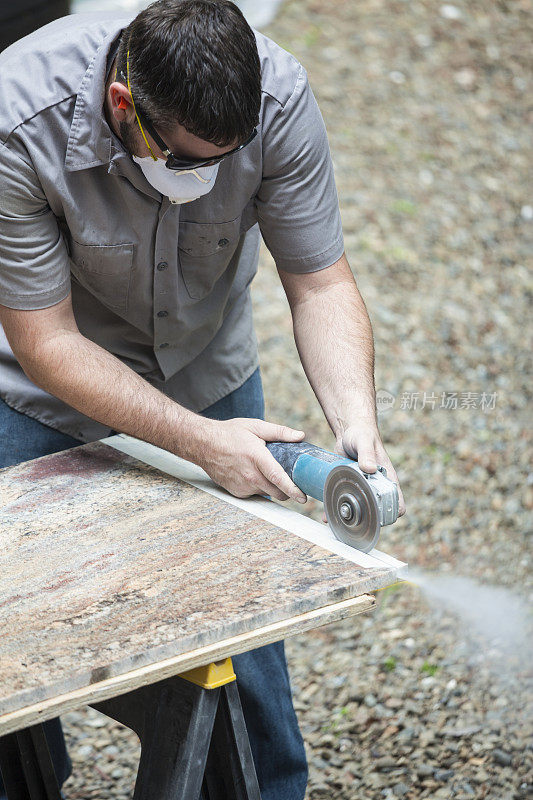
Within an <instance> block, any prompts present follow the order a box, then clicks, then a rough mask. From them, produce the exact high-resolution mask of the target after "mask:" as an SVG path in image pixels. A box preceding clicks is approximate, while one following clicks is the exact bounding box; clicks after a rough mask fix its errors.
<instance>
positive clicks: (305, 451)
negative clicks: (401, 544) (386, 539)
mask: <svg viewBox="0 0 533 800" xmlns="http://www.w3.org/2000/svg"><path fill="white" fill-rule="evenodd" d="M267 447H268V449H269V450H270V452H271V453H272V455H273V456H274V458H275V459H276V461H278V462H279V463H280V464H281V466H282V467H283V469H284V470H285V472H286V473H287V474H288V475H289V477H290V478H291V479H292V481H293V482H294V483H295V484H296V486H298V488H299V489H301V490H302V492H305V494H307V495H309V496H310V497H314V498H315V499H316V500H320V501H322V502H323V503H324V509H325V512H326V517H327V520H328V523H329V525H330V527H331V529H332V531H333V533H334V534H335V536H336V537H337V538H338V539H340V540H341V541H343V542H345V543H346V544H349V545H351V546H352V547H356V548H357V549H358V550H362V551H363V552H365V553H367V552H369V551H370V550H372V548H373V547H375V545H376V543H377V540H378V538H379V533H380V530H381V527H382V526H383V525H391V524H392V523H393V522H395V521H396V519H397V518H398V509H399V497H398V488H397V486H396V484H395V483H394V482H393V481H391V480H390V479H389V478H387V472H386V470H385V468H384V467H378V468H377V471H376V472H375V473H367V472H363V471H362V470H361V469H360V467H359V465H358V463H357V461H354V460H353V459H350V458H344V457H342V456H339V455H337V454H336V453H331V452H329V451H328V450H322V449H321V448H320V447H316V445H313V444H310V443H309V442H294V443H293V442H267Z"/></svg>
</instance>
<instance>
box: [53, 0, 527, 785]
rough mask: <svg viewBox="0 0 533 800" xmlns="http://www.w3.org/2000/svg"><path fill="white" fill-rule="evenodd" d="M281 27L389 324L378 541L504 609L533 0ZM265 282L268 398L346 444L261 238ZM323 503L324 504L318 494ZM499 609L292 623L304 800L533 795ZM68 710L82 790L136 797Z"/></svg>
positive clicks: (125, 736) (305, 4) (519, 689)
mask: <svg viewBox="0 0 533 800" xmlns="http://www.w3.org/2000/svg"><path fill="white" fill-rule="evenodd" d="M266 32H267V33H268V34H269V35H270V36H272V38H273V39H275V40H276V41H278V42H279V43H280V44H281V45H282V46H284V47H286V48H287V49H289V50H290V51H291V52H293V53H294V54H295V55H296V57H297V58H299V59H300V60H301V61H302V62H303V64H304V65H305V66H306V68H307V70H308V72H309V76H310V80H311V83H312V86H313V87H314V90H315V94H316V96H317V99H318V102H319V104H320V107H321V109H322V112H323V115H324V118H325V120H326V124H327V127H328V132H329V136H330V142H331V147H332V152H333V157H334V162H335V168H336V175H337V185H338V189H339V198H340V205H341V212H342V218H343V223H344V231H345V240H346V250H347V254H348V257H349V259H350V263H351V265H352V268H353V270H354V274H355V276H356V279H357V282H358V285H359V288H360V290H361V292H362V294H363V296H364V298H365V301H366V303H367V306H368V310H369V313H370V316H371V319H372V322H373V326H374V334H375V340H376V386H377V388H378V389H379V390H381V391H380V396H381V397H382V398H383V402H384V405H383V412H382V413H380V427H381V431H382V435H383V438H384V441H385V443H386V446H387V448H388V452H389V454H390V456H391V458H392V461H393V463H394V464H395V466H396V468H397V470H398V473H399V477H400V480H401V482H402V486H403V489H404V494H405V498H406V503H407V515H406V517H404V518H402V519H401V520H399V521H398V522H397V523H396V524H395V525H394V526H392V527H391V528H390V529H385V530H384V531H383V534H382V539H381V544H380V546H381V548H382V549H384V550H386V551H387V552H390V553H391V554H394V555H396V556H397V557H399V558H402V559H404V560H406V561H409V562H410V564H412V565H418V566H419V567H422V568H424V569H426V570H430V571H433V572H438V573H439V574H440V575H460V576H463V577H464V581H463V583H461V584H460V586H459V589H458V588H457V586H456V585H450V590H449V595H450V596H452V595H453V596H454V600H455V602H463V603H464V607H465V609H466V610H469V609H470V610H471V608H470V607H471V606H472V604H474V605H475V604H476V602H477V600H476V598H477V597H478V595H477V594H476V590H475V586H476V584H478V583H481V584H483V585H485V586H491V585H493V586H495V587H500V589H501V591H500V592H496V590H494V602H493V603H490V602H489V603H488V605H486V607H485V608H484V616H485V620H487V619H489V620H491V622H492V620H493V619H495V617H494V616H493V615H495V613H496V611H497V610H498V609H501V608H502V605H503V607H504V611H505V609H506V608H507V605H506V603H507V601H511V600H513V599H517V598H518V599H522V600H523V601H524V603H527V601H528V600H530V599H531V579H530V574H531V570H530V561H531V555H530V548H528V546H527V543H528V537H527V534H528V531H529V530H530V529H531V517H532V515H531V511H532V508H533V473H531V471H530V470H531V467H530V465H529V462H530V458H529V457H530V454H531V437H530V425H529V424H528V423H529V419H528V417H527V414H528V410H529V409H528V401H529V400H530V395H529V392H528V381H527V379H528V377H529V372H530V360H529V358H528V355H529V351H528V349H527V346H526V337H527V338H528V339H529V343H530V342H531V326H530V325H528V322H529V319H528V312H529V310H530V295H531V277H530V275H531V273H528V271H527V267H528V263H527V259H528V245H529V252H531V228H532V224H533V222H532V218H533V201H532V199H531V196H528V194H527V176H528V167H529V164H530V163H531V161H530V130H529V129H528V122H531V113H530V112H529V117H528V102H527V101H528V94H529V98H530V97H531V82H530V72H529V71H528V66H530V65H529V64H528V51H530V42H531V15H530V4H529V2H526V0H498V2H497V1H496V0H483V2H481V0H469V2H468V3H466V2H459V0H457V2H455V3H454V4H453V5H451V4H441V3H439V2H432V1H431V2H430V1H429V0H411V2H401V1H400V0H358V2H354V0H335V2H331V1H330V2H326V0H292V2H287V3H286V4H285V5H284V6H283V8H282V9H281V11H280V13H279V15H278V17H277V18H276V20H275V21H274V22H273V23H272V24H271V25H270V27H269V28H268V29H267V31H266ZM254 300H255V319H256V327H257V333H258V338H259V341H260V353H261V365H262V372H263V380H264V387H265V395H266V405H267V419H270V420H274V421H282V422H285V423H287V424H290V425H294V426H295V427H302V428H304V429H305V431H306V438H307V439H309V440H310V441H313V442H315V443H316V444H319V445H323V446H325V447H332V445H333V438H332V436H331V433H330V432H329V429H328V426H327V423H326V422H325V419H324V417H323V414H322V412H321V409H320V407H319V405H318V403H317V401H316V399H315V397H314V395H313V393H312V391H311V389H310V387H309V385H308V384H307V382H306V378H305V375H304V373H303V370H302V367H301V365H300V364H299V361H298V357H297V353H296V349H295V346H294V342H293V340H292V336H291V321H290V314H289V311H288V306H287V303H286V300H285V298H284V294H283V290H282V288H281V285H280V283H279V281H278V279H277V276H276V272H275V268H274V265H273V263H272V260H271V259H270V257H269V255H268V253H267V252H266V251H265V252H263V254H262V258H261V268H260V271H259V274H258V276H257V278H256V280H255V282H254ZM452 393H456V394H455V395H453V394H452ZM443 398H444V399H443ZM386 401H388V405H386ZM294 507H296V504H294ZM298 510H300V511H301V510H302V509H301V507H298ZM306 513H309V514H310V515H311V516H313V517H314V518H315V519H320V518H321V511H320V508H319V507H318V504H316V503H313V502H312V501H310V502H309V503H308V506H306ZM430 585H431V582H430ZM442 585H443V586H444V587H445V586H446V584H442ZM504 592H507V594H505V593H504ZM483 602H484V603H486V596H485V595H484V596H483ZM504 617H505V619H508V620H509V624H511V622H512V623H513V624H514V626H515V634H516V633H517V631H518V634H517V635H515V637H514V639H513V640H510V639H506V638H502V637H501V636H500V634H501V633H502V626H501V625H498V624H497V621H495V623H494V624H495V628H494V631H493V634H494V635H493V636H486V635H485V636H481V634H480V633H479V632H478V630H477V628H476V627H475V626H473V625H472V624H471V623H468V622H461V619H460V617H458V616H457V614H456V613H454V612H453V611H452V610H450V608H448V607H447V603H446V602H444V603H443V602H442V598H441V599H440V601H438V602H437V601H435V600H433V601H431V600H429V599H428V598H427V596H426V594H425V593H423V592H421V591H420V590H419V589H418V588H416V586H410V585H406V586H403V587H402V588H401V589H396V590H394V591H392V590H389V591H385V592H382V593H380V594H379V595H378V608H377V610H376V612H375V613H374V614H373V615H369V616H367V617H365V618H355V619H352V620H346V621H344V622H342V623H338V624H334V625H330V626H327V627H325V628H322V629H320V630H317V631H314V632H312V633H308V634H306V635H302V636H299V637H297V638H295V639H293V640H290V641H289V642H288V643H287V653H288V658H289V663H290V667H291V674H292V677H293V688H294V695H295V705H296V708H297V712H298V715H299V718H300V722H301V727H302V731H303V733H304V738H305V740H306V745H307V748H308V755H309V761H310V774H311V778H310V783H309V800H315V798H338V800H355V799H356V798H358V799H359V798H361V800H387V799H388V798H401V797H405V798H407V800H410V799H411V798H432V799H433V800H437V798H439V799H440V798H456V799H457V800H469V798H484V799H485V800H518V799H519V798H526V797H528V796H531V792H532V790H533V775H532V772H531V761H532V759H531V755H532V754H531V742H532V738H531V733H532V730H531V728H532V726H531V719H532V715H531V674H530V664H531V650H530V648H529V642H528V633H527V625H528V617H527V612H524V613H523V614H521V613H520V614H519V613H518V612H517V611H516V607H515V606H511V607H510V610H509V612H508V613H505V614H504ZM517 640H518V641H517ZM529 641H531V639H529ZM64 723H65V731H66V736H67V739H68V743H69V746H70V751H71V754H72V758H73V762H74V775H73V776H72V777H71V778H70V779H69V781H68V783H67V784H66V786H65V789H66V794H67V797H68V798H69V800H74V798H77V800H88V798H99V799H100V798H113V800H119V798H120V799H121V800H122V799H123V798H124V800H126V798H129V797H130V796H131V791H132V785H133V781H134V773H135V769H136V763H137V760H138V755H139V748H138V742H137V740H136V737H135V736H134V735H133V734H132V733H131V732H129V731H127V730H125V729H123V728H121V726H119V725H118V724H115V723H112V722H110V721H108V720H106V718H104V717H102V716H100V715H98V714H97V713H96V712H94V711H92V710H80V711H78V712H74V713H70V714H67V715H65V717H64Z"/></svg>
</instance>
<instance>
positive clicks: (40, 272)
mask: <svg viewBox="0 0 533 800" xmlns="http://www.w3.org/2000/svg"><path fill="white" fill-rule="evenodd" d="M69 291H70V267H69V259H68V253H67V249H66V245H65V242H64V240H63V237H62V236H61V233H60V231H59V226H58V224H57V220H56V218H55V216H54V214H53V212H52V210H51V209H50V206H49V205H48V203H47V201H46V197H45V195H44V193H43V190H42V187H41V185H40V182H39V179H38V177H37V175H36V173H35V170H34V169H33V168H32V167H31V166H30V165H29V164H28V163H26V160H25V159H23V158H22V157H21V156H20V155H18V154H17V153H15V152H14V151H13V150H12V149H11V148H10V147H8V146H7V145H6V144H3V143H0V303H1V304H2V305H5V306H8V307H9V308H19V309H27V310H33V309H38V308H47V307H48V306H51V305H54V304H55V303H58V302H59V301H60V300H63V299H64V298H65V297H67V295H68V293H69Z"/></svg>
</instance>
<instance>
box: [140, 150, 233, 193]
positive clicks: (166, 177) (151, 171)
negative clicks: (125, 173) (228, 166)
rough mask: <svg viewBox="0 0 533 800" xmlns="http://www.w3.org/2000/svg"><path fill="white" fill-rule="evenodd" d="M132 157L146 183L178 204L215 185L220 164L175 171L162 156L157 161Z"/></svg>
mask: <svg viewBox="0 0 533 800" xmlns="http://www.w3.org/2000/svg"><path fill="white" fill-rule="evenodd" d="M132 158H133V160H134V161H135V163H136V164H138V165H139V166H140V168H141V169H142V171H143V174H144V177H145V178H146V180H147V181H148V183H149V184H151V185H152V186H153V187H154V189H157V191H158V192H161V194H162V195H164V196H165V197H168V199H169V200H170V202H171V203H178V204H180V203H190V202H191V201H192V200H198V198H199V197H202V195H204V194H207V193H208V192H210V191H211V189H212V188H213V186H214V185H215V179H216V177H217V172H218V168H219V166H220V165H219V164H213V165H212V166H210V167H198V169H187V170H179V171H177V170H172V169H167V167H166V166H165V164H166V160H165V159H164V158H158V159H157V161H154V159H153V158H152V156H146V157H145V158H141V157H140V156H132Z"/></svg>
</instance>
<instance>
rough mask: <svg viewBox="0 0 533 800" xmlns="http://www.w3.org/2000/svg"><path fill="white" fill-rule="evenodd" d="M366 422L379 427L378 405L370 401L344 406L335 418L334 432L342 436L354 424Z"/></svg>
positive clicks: (337, 435)
mask: <svg viewBox="0 0 533 800" xmlns="http://www.w3.org/2000/svg"><path fill="white" fill-rule="evenodd" d="M356 424H358V425H360V424H366V425H368V426H371V427H375V428H377V427H378V418H377V411H376V406H375V404H374V405H371V404H369V403H367V404H362V405H356V406H350V408H348V409H346V408H343V409H342V412H338V413H336V414H335V415H334V418H333V432H334V434H335V436H336V437H339V436H342V435H343V434H344V432H345V431H346V430H347V429H348V428H350V427H351V426H352V425H356Z"/></svg>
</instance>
